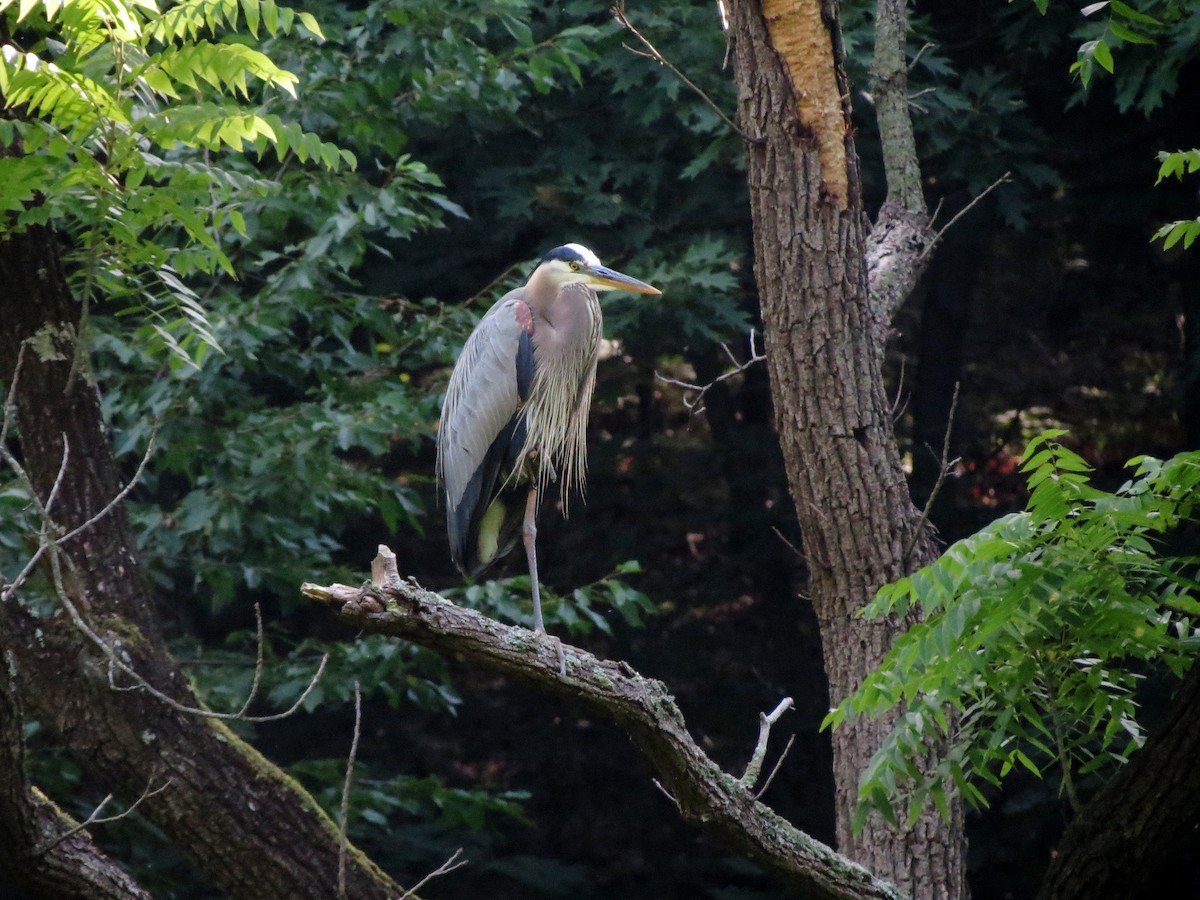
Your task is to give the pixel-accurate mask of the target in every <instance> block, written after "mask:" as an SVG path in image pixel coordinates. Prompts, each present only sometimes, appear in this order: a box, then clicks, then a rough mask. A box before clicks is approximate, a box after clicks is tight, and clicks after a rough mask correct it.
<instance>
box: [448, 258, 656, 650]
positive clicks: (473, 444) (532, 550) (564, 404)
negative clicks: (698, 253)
mask: <svg viewBox="0 0 1200 900" xmlns="http://www.w3.org/2000/svg"><path fill="white" fill-rule="evenodd" d="M609 290H623V291H632V292H634V293H639V294H660V293H662V292H661V291H659V290H658V289H657V288H655V287H651V286H650V285H648V284H646V283H645V282H642V281H638V280H637V279H636V278H630V277H629V276H628V275H622V274H621V273H620V272H615V271H613V270H612V269H608V268H605V267H604V266H602V265H601V264H600V260H599V259H597V258H596V254H594V253H593V252H592V251H591V250H589V249H587V247H583V246H581V245H579V244H567V245H565V246H563V247H557V248H555V249H554V250H551V251H550V252H549V253H547V254H546V255H545V256H543V257H542V260H541V262H540V263H539V264H538V266H537V268H536V269H534V270H533V274H532V275H531V276H529V280H528V281H527V282H526V283H525V285H524V287H519V288H517V289H516V290H513V291H509V292H508V293H507V294H505V295H504V296H503V297H501V298H500V299H499V300H497V301H496V303H495V305H494V306H493V307H492V308H491V309H490V310H488V312H487V314H486V315H485V316H484V317H483V319H481V320H480V322H479V324H478V325H476V326H475V330H474V331H473V332H471V336H470V337H469V338H468V339H467V343H466V345H465V346H464V347H463V350H462V353H461V354H460V355H459V357H458V362H457V363H455V366H454V372H453V373H452V374H451V376H450V384H449V386H448V387H447V389H446V399H445V401H444V403H443V405H442V420H441V425H440V427H439V430H438V437H437V450H438V462H437V471H438V477H439V478H440V479H441V480H442V483H443V485H444V487H445V491H446V519H447V531H448V533H449V537H450V555H451V557H452V558H453V559H454V564H455V565H456V566H458V568H459V569H460V570H461V571H462V572H463V574H465V575H470V576H475V575H477V574H479V573H480V572H481V571H483V570H484V569H485V568H487V566H488V565H490V564H491V563H492V562H494V561H495V560H496V559H498V558H499V557H501V556H503V555H504V554H506V553H508V552H509V551H510V550H511V549H512V548H513V547H514V546H515V544H516V541H517V535H518V533H520V535H521V537H522V539H523V541H524V545H525V556H526V559H527V561H528V564H529V578H530V581H531V583H532V585H533V622H534V629H535V630H536V631H545V626H544V625H543V623H542V604H541V595H540V592H539V588H538V572H537V549H536V540H537V513H538V503H539V500H540V498H541V496H542V495H543V494H544V493H545V492H546V489H547V487H548V486H549V485H550V483H551V482H555V481H557V482H558V487H559V495H560V497H561V498H562V503H563V512H564V514H565V513H566V511H567V504H568V499H569V495H570V494H571V492H572V491H574V490H580V491H582V490H583V485H584V477H585V475H586V472H587V440H586V438H587V418H588V409H589V407H590V406H591V403H592V390H593V389H594V388H595V386H596V362H597V359H598V357H599V352H600V337H601V334H602V331H603V322H602V318H601V315H600V302H599V300H598V299H597V297H596V292H597V291H609Z"/></svg>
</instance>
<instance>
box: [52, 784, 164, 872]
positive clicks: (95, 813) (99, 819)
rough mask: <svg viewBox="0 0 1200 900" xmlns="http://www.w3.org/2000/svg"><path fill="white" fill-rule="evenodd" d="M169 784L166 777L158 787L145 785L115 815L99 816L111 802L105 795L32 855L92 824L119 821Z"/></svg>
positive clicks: (55, 844) (59, 842) (55, 845)
mask: <svg viewBox="0 0 1200 900" xmlns="http://www.w3.org/2000/svg"><path fill="white" fill-rule="evenodd" d="M170 786H171V779H170V778H168V779H167V780H166V781H164V782H163V783H162V784H160V785H159V786H158V787H156V788H153V789H152V788H151V787H150V785H146V789H145V790H144V791H142V795H141V796H140V797H138V798H137V799H136V800H134V801H133V803H132V804H130V805H129V806H128V807H126V808H125V810H124V812H119V813H117V814H116V815H115V816H101V815H100V813H101V811H102V810H103V809H104V807H106V806H107V805H108V804H109V803H111V802H112V798H113V795H112V794H109V795H108V796H107V797H105V798H104V799H103V800H101V801H100V802H99V803H98V804H96V808H95V809H93V810H92V812H91V815H89V816H88V817H87V818H86V819H84V820H83V821H82V822H80V823H79V824H78V825H76V826H75V827H74V828H71V829H69V830H68V831H65V832H63V833H62V834H60V835H59V836H58V837H56V838H54V840H53V841H51V842H50V843H49V844H47V845H46V846H44V847H39V848H38V849H37V850H35V851H34V852H33V855H34V856H42V855H44V854H46V853H49V852H50V851H51V850H53V849H54V848H55V847H57V846H58V845H59V844H61V843H62V842H63V841H65V840H67V839H68V838H70V837H73V836H74V835H76V834H78V833H79V832H80V831H83V830H84V829H85V828H90V827H91V826H92V825H106V824H108V823H109V822H119V821H121V819H124V818H125V817H126V816H128V815H130V814H131V813H132V812H133V811H134V810H135V809H137V808H138V804H140V803H141V802H142V801H143V800H148V799H149V798H150V797H154V796H156V795H158V794H161V793H162V792H163V791H165V790H166V789H167V788H168V787H170Z"/></svg>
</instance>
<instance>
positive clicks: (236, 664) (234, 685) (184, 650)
mask: <svg viewBox="0 0 1200 900" xmlns="http://www.w3.org/2000/svg"><path fill="white" fill-rule="evenodd" d="M289 645H291V646H289ZM173 649H174V651H175V653H176V654H177V655H178V656H179V658H180V659H181V661H182V662H183V665H184V666H185V667H186V668H187V669H188V670H189V672H190V673H191V675H192V680H193V683H194V685H195V687H196V689H197V691H198V692H199V693H200V695H201V696H202V697H203V698H204V701H205V702H206V703H207V704H208V705H209V706H210V707H212V708H213V709H214V710H216V711H218V712H230V713H232V712H236V711H237V710H239V709H241V708H242V706H243V704H244V703H245V701H246V698H247V697H249V696H250V693H251V691H252V689H253V685H254V680H255V678H256V677H259V679H260V680H259V695H260V696H261V697H263V698H264V699H265V701H266V705H267V706H268V707H269V708H270V709H271V710H279V709H289V708H290V707H291V706H292V705H293V704H294V703H295V702H296V701H297V700H299V699H300V697H301V695H303V694H304V692H305V690H306V689H308V687H309V685H310V683H311V682H312V680H313V675H314V673H315V672H316V671H317V667H318V664H319V661H320V658H321V655H322V654H327V655H328V657H329V659H328V662H327V663H326V666H325V672H324V674H323V675H322V676H321V679H320V680H319V681H317V682H316V685H315V686H314V687H313V688H312V689H311V690H309V691H308V693H307V695H306V696H305V699H304V703H303V705H302V707H301V708H302V709H303V710H304V711H305V712H306V713H314V712H317V711H318V710H330V711H332V710H341V709H345V708H346V707H347V705H353V702H354V690H355V684H358V685H359V689H360V692H361V695H362V697H363V699H364V700H367V701H370V700H381V701H383V702H384V703H386V704H387V706H388V707H390V708H392V709H396V708H399V707H400V706H401V705H408V704H411V705H412V706H414V707H416V708H418V709H423V710H426V711H428V712H439V713H451V714H452V713H454V711H455V710H456V709H457V707H458V705H459V704H460V703H461V702H462V700H461V698H460V697H459V696H458V693H457V691H455V689H454V687H453V685H452V684H451V683H450V676H449V673H448V672H447V670H446V665H445V661H444V660H443V659H442V658H441V657H440V656H438V655H437V654H436V653H433V652H431V651H429V650H426V649H424V648H421V647H417V646H416V645H413V644H402V643H399V642H397V641H392V640H386V639H384V638H382V637H379V636H377V635H368V636H364V637H362V638H359V639H358V640H356V641H349V642H347V641H333V642H325V641H319V640H316V639H313V638H306V639H304V640H302V641H300V642H298V643H297V642H294V641H291V640H289V638H288V636H287V635H286V634H285V635H274V634H272V633H270V632H268V633H267V635H266V638H265V641H264V646H263V665H262V669H261V674H260V673H258V672H256V666H255V660H254V656H255V653H256V636H255V634H254V633H252V632H244V631H235V632H232V633H230V634H229V635H228V636H227V637H226V638H225V640H224V642H223V646H221V647H206V646H204V645H203V644H202V643H200V642H199V641H196V640H195V639H194V638H189V639H186V640H181V641H178V642H176V644H175V646H174V648H173ZM285 649H286V652H284V650H285ZM252 714H253V712H252Z"/></svg>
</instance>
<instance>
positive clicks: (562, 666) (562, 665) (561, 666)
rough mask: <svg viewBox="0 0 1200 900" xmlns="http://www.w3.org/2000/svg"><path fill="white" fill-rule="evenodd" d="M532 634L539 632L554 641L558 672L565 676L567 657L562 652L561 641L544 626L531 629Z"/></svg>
mask: <svg viewBox="0 0 1200 900" xmlns="http://www.w3.org/2000/svg"><path fill="white" fill-rule="evenodd" d="M533 633H534V634H540V635H542V636H543V637H547V638H549V639H550V640H551V641H553V642H554V657H555V659H557V660H558V674H559V676H560V677H562V678H566V677H567V657H566V654H564V653H563V644H562V641H561V640H559V638H558V637H557V636H556V635H553V634H550V632H548V631H547V630H546V629H545V628H535V629H533Z"/></svg>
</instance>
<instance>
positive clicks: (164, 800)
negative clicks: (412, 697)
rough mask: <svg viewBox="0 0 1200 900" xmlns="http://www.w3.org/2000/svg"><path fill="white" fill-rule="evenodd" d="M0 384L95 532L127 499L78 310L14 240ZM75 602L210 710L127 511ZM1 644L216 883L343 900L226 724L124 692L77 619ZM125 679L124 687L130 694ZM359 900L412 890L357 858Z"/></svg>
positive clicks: (316, 828)
mask: <svg viewBox="0 0 1200 900" xmlns="http://www.w3.org/2000/svg"><path fill="white" fill-rule="evenodd" d="M0 285H2V286H3V294H2V295H0V373H2V377H3V378H4V380H5V381H7V382H8V383H9V384H10V385H11V384H12V379H13V376H14V372H15V371H16V369H17V358H18V352H19V351H20V348H21V347H22V345H24V346H25V351H24V355H23V359H22V362H21V366H20V371H19V373H18V376H17V377H18V380H17V385H16V390H15V398H16V411H17V424H18V427H19V435H20V446H21V452H22V455H23V457H24V462H25V466H26V469H27V471H28V472H29V475H30V477H31V479H32V481H33V483H34V485H35V487H36V489H37V492H38V494H39V496H40V497H41V498H42V500H43V503H44V502H46V499H47V498H48V497H49V496H50V493H51V488H52V486H53V485H54V484H55V481H56V479H58V478H59V468H60V464H61V462H62V459H63V453H64V441H65V446H66V448H67V451H68V456H67V465H66V466H65V468H64V469H63V473H62V477H61V484H60V487H59V489H58V491H57V492H56V499H55V502H54V504H53V507H52V508H51V510H50V515H51V517H52V518H53V519H54V520H55V521H56V522H57V523H58V524H59V525H61V526H63V527H65V528H68V529H69V528H72V527H75V526H76V525H79V524H81V523H84V522H87V521H89V520H90V519H91V518H92V517H94V516H95V515H96V514H97V513H98V512H100V511H101V510H102V509H103V507H104V506H105V504H107V503H108V502H109V501H110V500H111V499H112V498H113V497H114V496H115V495H116V493H117V492H118V491H119V489H120V480H121V479H120V473H119V471H118V469H117V466H116V464H115V461H114V460H113V456H112V450H111V444H110V441H109V438H108V436H107V434H106V432H105V428H104V423H103V420H102V417H101V412H100V403H99V398H98V395H97V390H96V388H95V387H94V386H93V385H91V384H90V383H89V381H88V379H87V377H86V372H82V371H77V372H75V374H74V375H72V374H71V372H72V363H73V360H74V358H75V355H76V352H75V344H76V337H75V335H76V330H77V323H78V318H79V306H78V304H76V303H75V302H74V301H73V300H72V298H71V297H70V295H69V292H68V288H67V284H66V280H65V277H64V274H63V271H62V267H61V264H60V261H59V254H58V251H57V247H56V245H55V243H54V237H53V235H52V234H51V233H50V232H49V231H47V230H45V229H34V230H31V231H29V232H26V233H24V234H20V235H10V236H8V237H6V238H4V239H0ZM64 550H65V551H66V553H65V556H66V557H67V559H68V560H69V567H68V569H69V571H68V572H67V576H68V577H67V578H66V579H65V581H66V584H65V590H66V592H67V594H68V595H69V596H70V598H71V599H72V600H73V602H74V604H75V606H77V607H78V608H79V609H80V611H81V612H82V613H83V615H84V617H85V618H86V619H87V621H88V623H89V625H90V627H91V628H92V629H93V630H94V631H95V632H96V633H98V634H99V635H100V636H101V638H102V640H104V641H105V642H108V643H109V646H112V647H115V648H118V652H119V653H121V654H122V655H123V658H125V659H126V660H127V661H128V663H129V664H131V665H132V666H133V668H134V669H135V670H136V671H137V672H139V673H140V674H141V675H142V676H143V677H144V678H145V679H146V680H147V681H148V682H149V683H151V684H153V685H154V686H156V687H157V688H158V689H159V690H160V691H162V692H164V693H166V694H168V695H170V696H171V697H173V698H175V699H176V700H177V701H179V702H181V703H184V704H188V705H191V706H195V705H196V704H197V700H196V698H195V697H194V695H193V694H192V693H191V690H190V688H189V686H188V682H187V678H186V676H185V675H184V674H183V673H182V672H181V671H179V669H178V667H177V666H176V665H175V663H174V661H173V660H172V659H171V657H170V655H169V654H168V653H167V651H166V649H165V648H164V646H163V645H162V643H161V641H160V640H159V637H158V628H157V626H156V623H155V615H154V604H153V601H152V597H151V594H150V592H149V591H148V590H147V588H146V586H145V582H144V580H143V579H142V577H141V573H140V570H139V566H138V562H137V558H136V553H135V550H134V542H133V537H132V535H131V534H130V532H129V528H128V524H127V521H126V518H125V515H124V513H123V511H122V510H121V508H120V507H118V508H116V509H115V510H113V511H112V512H111V513H110V514H109V515H107V516H105V517H104V518H102V519H100V520H99V521H98V522H96V523H95V524H94V525H93V526H92V527H90V528H89V529H87V530H86V531H85V532H83V533H82V534H81V535H80V536H79V537H78V538H76V539H75V540H73V541H71V542H70V543H69V544H68V545H66V546H65V547H64ZM0 635H3V642H4V645H5V647H6V648H8V649H10V650H11V652H12V653H13V656H14V657H15V660H16V669H17V678H18V685H19V687H20V689H21V691H22V697H23V699H24V703H25V706H26V708H27V709H28V711H29V712H30V713H31V714H32V715H34V716H36V717H37V718H38V719H40V720H41V721H42V722H43V723H45V724H46V725H47V726H49V727H51V728H53V729H54V730H55V731H56V732H57V733H58V734H59V735H60V736H61V737H62V739H63V741H64V743H65V744H66V746H67V747H68V748H69V749H70V751H71V752H72V753H73V754H74V756H75V757H76V758H77V759H78V760H79V762H80V764H81V765H83V766H84V767H85V768H86V769H87V770H88V771H89V772H90V773H91V774H92V775H93V776H94V777H96V778H97V779H98V780H99V781H100V782H101V783H103V784H105V785H106V786H108V787H109V788H110V789H111V790H112V791H113V792H114V793H116V794H118V795H119V796H121V797H122V798H124V799H126V801H129V800H131V799H134V798H137V797H138V796H139V795H141V793H142V792H143V790H144V789H145V788H146V787H147V786H148V785H149V784H153V785H154V786H158V785H161V784H162V783H164V782H166V781H167V780H168V779H169V780H170V785H169V786H168V787H167V788H166V789H165V790H164V791H162V792H161V793H159V794H157V795H156V796H154V797H152V798H148V799H147V800H146V801H145V803H143V804H142V806H141V807H140V808H139V811H140V812H142V813H143V814H144V815H145V816H146V817H147V818H148V819H150V820H151V821H152V822H153V823H154V824H155V825H157V826H158V827H159V828H160V829H161V830H162V831H163V832H164V834H165V835H166V836H167V838H168V840H170V841H171V842H172V843H173V844H174V845H175V846H176V847H177V848H178V849H179V850H180V851H181V852H182V853H183V854H184V855H185V856H186V857H188V858H189V859H190V861H191V862H192V863H193V865H194V866H195V867H196V869H197V870H198V871H199V872H200V873H201V877H203V878H204V879H205V880H206V881H208V882H209V883H211V884H212V885H213V886H214V887H216V888H217V889H219V890H220V891H221V892H222V893H224V894H226V895H228V896H230V897H237V898H255V900H264V898H280V900H284V898H287V900H295V898H304V897H311V898H314V900H316V898H321V900H326V898H329V897H331V896H334V894H335V891H336V885H337V871H338V836H337V832H336V829H335V828H334V826H333V823H332V822H331V821H330V820H329V818H328V817H327V816H326V815H325V814H324V813H323V812H322V811H321V810H320V809H319V808H318V807H317V806H316V805H315V803H313V801H312V799H311V798H310V797H308V796H307V795H306V794H305V793H304V792H303V791H302V790H301V789H300V788H299V787H298V786H297V785H296V784H295V783H294V782H293V781H292V780H291V779H289V778H288V777H287V776H286V775H284V774H283V773H282V772H281V771H279V770H278V769H277V768H276V767H275V766H273V765H272V764H271V763H270V762H268V761H267V760H265V759H263V758H262V757H261V756H259V755H258V754H257V753H256V752H255V751H254V750H253V749H252V748H251V747H249V746H248V745H246V744H245V743H243V742H242V741H241V740H239V739H238V738H237V737H236V736H234V735H233V734H232V732H230V731H229V730H228V729H227V728H225V727H224V726H223V725H221V724H220V723H219V722H217V721H215V720H213V719H209V718H201V717H197V716H195V715H190V714H186V713H182V712H179V711H176V710H174V709H172V708H171V707H170V706H168V705H167V704H165V703H164V702H162V701H161V700H158V699H155V698H153V697H151V696H149V695H148V694H146V693H145V692H142V691H137V690H132V691H130V690H114V689H113V687H112V685H111V684H110V682H109V678H110V672H109V670H108V666H107V663H106V659H105V656H104V653H103V652H101V651H100V650H99V649H98V648H97V647H96V646H95V645H94V644H93V643H91V642H90V641H89V640H88V639H86V638H85V637H84V635H83V634H82V633H81V632H80V630H79V629H77V628H76V627H75V626H74V625H73V624H72V623H71V622H70V621H69V620H68V618H67V617H66V616H65V615H63V614H61V613H60V614H58V615H55V616H53V617H51V618H49V619H39V618H36V617H35V616H34V615H33V613H31V612H30V611H29V610H27V609H26V608H25V607H24V606H22V605H21V604H20V603H19V602H18V601H17V599H15V598H13V599H10V600H8V601H6V602H0ZM119 680H120V677H119V676H118V681H119ZM348 855H349V859H348V866H347V885H348V889H349V895H350V896H353V897H355V898H373V897H378V898H385V897H389V898H394V897H396V896H398V895H399V894H400V893H401V891H400V890H399V888H398V887H397V885H396V884H395V883H394V882H393V881H392V880H391V879H389V878H388V877H387V876H386V875H384V874H383V873H382V872H381V871H380V870H379V869H378V868H377V867H375V866H374V865H373V864H371V863H370V861H369V860H367V859H365V858H364V857H363V856H362V855H361V854H359V853H358V852H357V851H355V850H353V848H350V850H349V854H348Z"/></svg>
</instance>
